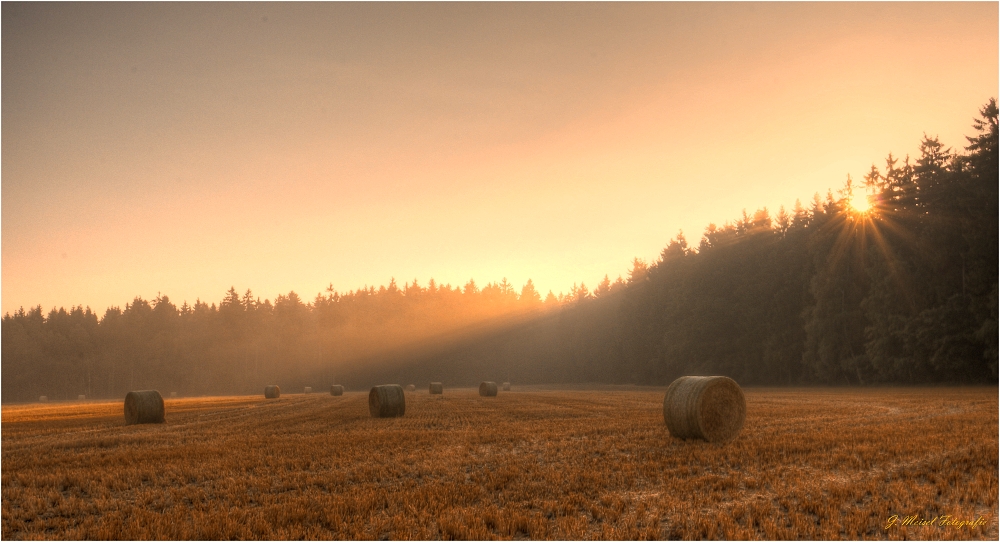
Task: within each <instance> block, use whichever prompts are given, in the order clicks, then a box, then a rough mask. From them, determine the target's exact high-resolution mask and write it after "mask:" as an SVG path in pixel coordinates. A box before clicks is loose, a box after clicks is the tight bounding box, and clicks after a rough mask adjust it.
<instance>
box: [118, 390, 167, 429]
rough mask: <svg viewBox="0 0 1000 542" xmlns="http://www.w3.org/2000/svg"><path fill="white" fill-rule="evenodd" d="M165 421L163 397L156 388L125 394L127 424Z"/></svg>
mask: <svg viewBox="0 0 1000 542" xmlns="http://www.w3.org/2000/svg"><path fill="white" fill-rule="evenodd" d="M136 423H163V397H160V392H158V391H156V390H144V391H130V392H128V393H127V394H126V395H125V425H132V424H136Z"/></svg>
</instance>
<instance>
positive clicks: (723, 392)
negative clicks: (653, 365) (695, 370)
mask: <svg viewBox="0 0 1000 542" xmlns="http://www.w3.org/2000/svg"><path fill="white" fill-rule="evenodd" d="M746 415H747V402H746V398H744V397H743V390H741V389H740V386H739V384H737V383H736V382H735V381H734V380H733V379H731V378H728V377H725V376H682V377H680V378H678V379H677V380H674V382H673V383H672V384H670V387H668V388H667V393H666V395H664V397H663V421H665V422H666V423H667V429H669V430H670V434H671V435H673V436H674V437H676V438H681V439H689V438H699V439H704V440H707V441H709V442H727V441H730V440H732V439H734V438H736V435H737V434H739V432H740V429H742V428H743V421H744V420H745V419H746Z"/></svg>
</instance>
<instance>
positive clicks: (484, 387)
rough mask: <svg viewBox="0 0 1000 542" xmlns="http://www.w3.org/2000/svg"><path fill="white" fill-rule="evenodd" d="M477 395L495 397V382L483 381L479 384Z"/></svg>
mask: <svg viewBox="0 0 1000 542" xmlns="http://www.w3.org/2000/svg"><path fill="white" fill-rule="evenodd" d="M479 395H481V396H483V397H496V396H497V383H496V382H483V383H481V384H479Z"/></svg>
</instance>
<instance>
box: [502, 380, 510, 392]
mask: <svg viewBox="0 0 1000 542" xmlns="http://www.w3.org/2000/svg"><path fill="white" fill-rule="evenodd" d="M503 391H510V382H504V383H503Z"/></svg>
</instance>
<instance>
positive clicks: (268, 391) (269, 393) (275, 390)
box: [264, 386, 281, 399]
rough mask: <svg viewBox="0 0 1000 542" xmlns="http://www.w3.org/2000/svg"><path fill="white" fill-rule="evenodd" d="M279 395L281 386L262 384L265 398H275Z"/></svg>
mask: <svg viewBox="0 0 1000 542" xmlns="http://www.w3.org/2000/svg"><path fill="white" fill-rule="evenodd" d="M278 397H281V388H279V387H278V386H264V398H265V399H277V398H278Z"/></svg>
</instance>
